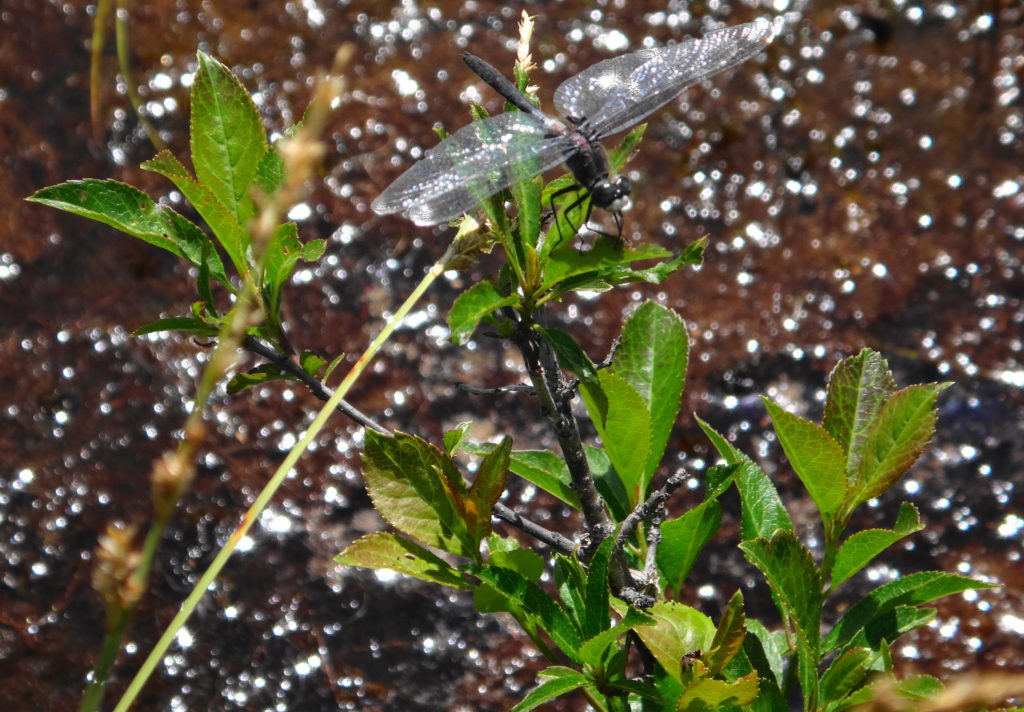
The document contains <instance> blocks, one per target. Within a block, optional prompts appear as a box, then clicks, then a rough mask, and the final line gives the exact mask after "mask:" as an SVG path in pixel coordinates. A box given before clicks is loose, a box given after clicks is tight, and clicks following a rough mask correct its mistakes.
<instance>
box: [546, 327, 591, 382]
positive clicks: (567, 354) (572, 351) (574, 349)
mask: <svg viewBox="0 0 1024 712" xmlns="http://www.w3.org/2000/svg"><path fill="white" fill-rule="evenodd" d="M537 331H538V333H540V335H541V337H542V338H543V339H544V340H545V341H546V342H548V344H549V345H550V346H551V348H552V349H553V350H554V352H555V355H556V356H557V357H558V363H559V365H560V366H561V367H562V368H564V369H566V370H567V371H569V372H570V373H573V374H575V375H576V376H578V377H579V378H580V379H581V380H584V381H593V380H596V379H597V369H596V368H595V366H594V362H593V361H591V360H590V357H589V356H587V352H586V351H584V350H583V349H582V348H580V345H579V344H577V343H576V341H575V340H574V339H573V338H572V337H571V336H569V334H567V333H566V332H564V331H562V330H561V329H548V328H545V327H543V326H538V327H537Z"/></svg>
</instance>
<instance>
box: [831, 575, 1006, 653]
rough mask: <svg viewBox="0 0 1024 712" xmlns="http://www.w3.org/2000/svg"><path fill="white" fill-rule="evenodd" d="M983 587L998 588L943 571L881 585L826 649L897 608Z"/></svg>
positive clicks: (841, 622)
mask: <svg viewBox="0 0 1024 712" xmlns="http://www.w3.org/2000/svg"><path fill="white" fill-rule="evenodd" d="M981 588H996V585H995V584H990V583H984V582H982V581H976V580H974V579H970V578H967V577H966V576H958V575H957V574H948V573H944V572H942V571H921V572H919V573H915V574H908V575H906V576H901V577H900V578H898V579H896V580H895V581H891V582H889V583H887V584H885V585H884V586H879V587H878V588H876V589H875V590H874V591H872V592H871V593H869V594H868V595H867V596H865V597H864V598H862V599H861V600H860V601H858V602H857V603H856V604H855V605H854V606H853V607H852V608H851V609H850V610H848V611H847V612H846V613H845V614H844V615H843V617H842V618H840V619H839V621H838V622H837V623H836V625H835V627H833V628H832V630H831V631H830V632H829V634H828V636H827V637H826V638H825V643H824V648H825V649H826V650H831V649H833V648H837V647H839V646H842V645H845V644H846V643H848V642H849V641H850V639H851V638H853V636H854V635H856V634H857V632H858V631H860V630H862V629H863V628H864V627H865V626H867V625H868V624H869V623H871V621H873V620H876V619H878V618H879V617H880V616H882V615H884V614H885V613H887V612H888V611H891V610H892V609H894V608H896V607H897V606H917V605H920V604H922V603H928V602H929V601H933V600H935V599H936V598H940V597H942V596H948V595H950V594H952V593H960V592H961V591H970V590H972V589H981Z"/></svg>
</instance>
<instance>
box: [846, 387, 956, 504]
mask: <svg viewBox="0 0 1024 712" xmlns="http://www.w3.org/2000/svg"><path fill="white" fill-rule="evenodd" d="M950 385H951V384H949V383H926V384H922V385H917V386H910V387H909V388H904V389H903V390H901V391H897V392H896V393H894V394H893V395H892V397H890V398H889V400H887V401H886V402H885V404H884V405H883V406H882V409H881V411H880V412H879V413H878V418H877V419H876V420H875V422H874V423H873V424H872V427H871V429H870V431H868V434H867V437H866V438H865V439H864V452H863V456H862V457H861V461H860V466H859V467H858V469H857V473H856V475H855V477H854V479H853V483H852V487H853V491H854V493H855V495H856V500H855V502H856V503H860V502H866V501H867V500H869V499H872V498H873V497H877V496H878V495H880V494H882V493H883V492H885V491H886V490H887V489H889V488H890V487H892V486H893V485H894V484H895V483H896V481H897V480H898V479H899V478H900V477H902V476H903V474H904V473H905V472H906V471H907V470H908V469H910V466H911V465H912V464H914V461H915V460H917V458H918V457H919V456H920V455H921V452H922V451H923V450H924V448H925V445H927V444H928V441H929V440H931V437H932V435H933V434H934V432H935V419H936V417H937V415H938V411H937V409H936V407H935V401H936V400H937V399H938V397H939V393H941V392H942V391H944V390H945V389H946V388H948V387H949V386H950Z"/></svg>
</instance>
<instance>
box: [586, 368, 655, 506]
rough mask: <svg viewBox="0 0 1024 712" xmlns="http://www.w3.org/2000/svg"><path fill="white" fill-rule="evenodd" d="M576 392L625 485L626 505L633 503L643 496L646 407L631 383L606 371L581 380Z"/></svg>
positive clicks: (647, 432)
mask: <svg viewBox="0 0 1024 712" xmlns="http://www.w3.org/2000/svg"><path fill="white" fill-rule="evenodd" d="M580 395H582V396H583V402H584V403H586V405H587V412H588V413H590V417H591V419H592V420H593V421H594V427H595V428H596V429H597V433H598V435H600V436H601V440H602V441H603V442H604V450H605V452H606V453H607V454H608V459H610V460H611V462H612V467H614V468H615V471H616V472H617V473H618V476H619V479H620V480H621V481H622V484H623V486H624V487H625V488H626V493H627V494H628V495H629V502H630V506H631V508H632V507H635V506H636V505H637V503H638V502H640V500H641V499H642V498H643V492H642V491H641V489H640V487H641V485H642V483H643V475H644V468H645V467H646V465H647V454H648V453H649V452H650V448H651V436H652V434H651V418H650V415H648V413H647V407H646V405H645V404H644V402H643V399H642V398H641V397H640V394H639V393H637V392H636V389H635V388H633V386H631V385H629V383H628V382H626V380H625V379H623V378H620V377H619V376H616V375H615V374H613V373H610V372H608V371H601V372H600V373H599V374H598V380H597V381H596V382H595V381H581V382H580Z"/></svg>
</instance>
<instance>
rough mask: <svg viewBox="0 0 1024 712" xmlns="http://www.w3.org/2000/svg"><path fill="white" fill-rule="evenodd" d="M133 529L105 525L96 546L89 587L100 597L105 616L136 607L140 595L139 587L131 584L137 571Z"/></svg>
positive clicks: (120, 523) (116, 524) (140, 589)
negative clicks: (90, 585)
mask: <svg viewBox="0 0 1024 712" xmlns="http://www.w3.org/2000/svg"><path fill="white" fill-rule="evenodd" d="M135 532H136V527H135V526H134V525H133V526H126V525H125V524H124V523H123V522H113V523H111V524H108V525H107V528H106V530H105V531H104V532H103V534H101V535H100V537H99V541H98V542H97V544H96V563H95V565H94V567H93V570H92V587H93V589H95V590H96V592H97V593H99V594H100V597H101V598H102V599H103V602H104V603H105V604H106V606H107V610H108V612H112V611H118V612H120V611H124V610H126V609H127V608H129V607H131V606H133V605H135V603H136V602H137V601H138V600H139V596H141V595H142V586H141V585H140V584H139V583H137V582H136V581H134V575H135V570H136V569H137V568H138V567H139V560H140V553H139V549H138V548H136V547H135V545H134V544H133V543H132V542H133V541H134V539H135Z"/></svg>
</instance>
